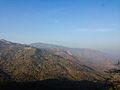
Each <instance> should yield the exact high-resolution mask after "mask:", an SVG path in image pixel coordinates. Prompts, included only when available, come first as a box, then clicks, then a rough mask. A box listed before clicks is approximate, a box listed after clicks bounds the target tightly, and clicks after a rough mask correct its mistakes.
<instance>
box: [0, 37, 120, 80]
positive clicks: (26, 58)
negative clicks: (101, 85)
mask: <svg viewBox="0 0 120 90" xmlns="http://www.w3.org/2000/svg"><path fill="white" fill-rule="evenodd" d="M113 59H114V58H112V57H111V56H110V55H108V54H106V53H103V52H101V51H97V50H92V49H79V48H68V47H64V46H57V45H51V44H43V43H32V44H30V45H27V44H19V43H13V42H10V41H7V40H4V39H1V40H0V82H8V81H15V82H26V81H27V82H29V81H41V80H49V79H58V80H73V81H81V80H88V81H95V82H97V81H105V80H106V79H107V78H109V77H110V75H109V74H108V73H106V72H107V71H108V70H112V69H114V68H115V67H117V68H118V66H116V65H115V64H114V63H113ZM116 63H117V62H116ZM117 77H119V75H117Z"/></svg>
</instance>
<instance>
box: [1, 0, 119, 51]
mask: <svg viewBox="0 0 120 90" xmlns="http://www.w3.org/2000/svg"><path fill="white" fill-rule="evenodd" d="M0 38H4V39H7V40H10V41H14V42H20V43H31V42H44V43H52V44H57V45H64V46H69V47H80V48H96V49H100V48H101V49H106V48H109V49H116V50H117V49H118V50H120V0H0Z"/></svg>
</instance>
